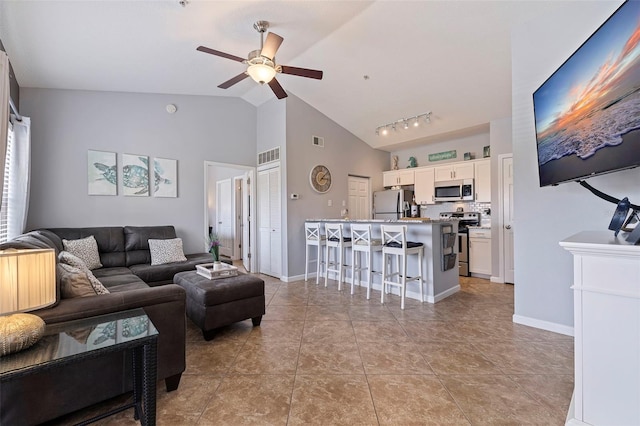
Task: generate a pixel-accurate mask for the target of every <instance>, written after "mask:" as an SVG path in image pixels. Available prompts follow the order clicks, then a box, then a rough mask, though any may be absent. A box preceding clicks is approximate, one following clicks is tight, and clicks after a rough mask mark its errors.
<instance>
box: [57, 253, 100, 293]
mask: <svg viewBox="0 0 640 426" xmlns="http://www.w3.org/2000/svg"><path fill="white" fill-rule="evenodd" d="M58 260H59V261H60V263H64V264H65V265H70V266H73V267H75V268H78V269H79V270H81V271H82V272H84V273H85V274H86V275H87V278H88V279H89V282H90V283H91V286H92V287H93V289H94V290H95V292H96V294H109V290H107V288H106V287H105V286H104V285H102V283H101V282H100V281H99V280H98V279H97V278H96V277H95V275H93V273H92V272H91V271H90V270H89V268H87V265H85V264H84V262H83V261H82V259H80V258H79V257H77V256H74V255H73V254H71V253H69V252H68V251H61V252H60V254H59V255H58Z"/></svg>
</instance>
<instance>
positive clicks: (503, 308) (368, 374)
mask: <svg viewBox="0 0 640 426" xmlns="http://www.w3.org/2000/svg"><path fill="white" fill-rule="evenodd" d="M263 278H264V279H265V283H266V300H267V313H266V315H265V316H264V318H263V321H262V325H261V326H260V327H256V328H253V327H252V326H251V321H250V320H248V321H244V322H242V323H237V324H235V325H233V326H230V327H227V328H225V329H224V330H223V331H221V333H220V334H219V335H218V336H217V337H216V338H215V339H214V340H212V341H210V342H206V341H204V340H203V339H202V335H201V334H200V330H199V329H197V328H196V327H195V326H194V325H193V324H192V323H190V322H189V324H188V332H187V370H186V371H185V373H184V374H183V376H182V381H181V383H180V387H179V389H178V390H177V391H175V392H171V393H166V392H165V391H164V386H159V391H158V409H157V415H158V424H160V425H214V424H215V425H240V424H260V425H267V424H270V425H271V424H273V425H300V424H319V425H332V424H336V425H376V424H381V425H385V424H397V425H410V424H460V425H464V424H474V425H476V424H484V425H495V424H539V425H562V424H564V421H565V417H566V414H567V410H568V407H569V402H570V400H571V394H572V390H573V338H571V337H568V336H564V335H559V334H555V333H551V332H546V331H542V330H538V329H534V328H530V327H526V326H521V325H518V324H514V323H513V322H512V321H511V317H512V314H513V286H511V285H502V284H495V283H490V282H489V281H487V280H481V279H475V278H463V277H461V278H460V282H461V286H462V291H460V292H459V293H457V294H455V295H454V296H451V297H449V298H447V299H446V300H443V301H441V302H438V303H436V304H435V305H432V304H429V303H424V304H420V303H419V302H417V301H414V300H409V301H408V302H407V306H406V309H405V310H404V311H402V310H401V309H400V299H399V298H398V297H394V296H392V297H391V298H390V299H389V300H388V302H387V303H385V305H381V304H380V299H379V297H380V293H379V292H377V291H374V292H372V298H371V300H369V301H367V300H366V291H364V289H362V288H356V292H355V293H356V294H355V295H353V296H351V295H350V294H349V291H348V290H345V289H344V288H343V290H342V291H341V292H338V289H337V284H336V282H331V281H330V284H329V287H328V288H325V287H324V286H323V285H319V286H316V284H315V281H309V282H308V283H305V282H301V281H299V282H293V283H283V282H280V281H277V280H275V279H272V278H269V277H263ZM120 400H122V398H120ZM115 402H118V401H109V402H107V403H106V404H114V403H115ZM99 409H101V407H93V408H91V409H88V410H84V411H82V412H79V413H74V414H73V415H71V416H68V417H67V418H65V419H60V420H59V422H58V423H65V424H66V423H68V422H73V421H77V420H78V419H80V418H83V417H86V416H87V415H92V413H93V412H95V411H96V410H99ZM99 424H118V425H122V424H136V422H134V420H133V414H132V411H131V410H128V411H125V412H123V413H120V414H118V415H116V416H113V417H111V418H108V419H105V420H103V421H101V422H99Z"/></svg>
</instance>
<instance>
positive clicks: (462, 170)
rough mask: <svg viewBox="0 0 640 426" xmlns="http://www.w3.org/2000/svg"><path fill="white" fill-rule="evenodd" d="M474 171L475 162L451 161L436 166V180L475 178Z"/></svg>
mask: <svg viewBox="0 0 640 426" xmlns="http://www.w3.org/2000/svg"><path fill="white" fill-rule="evenodd" d="M473 173H474V169H473V163H471V162H460V163H451V164H447V165H444V166H439V167H436V168H435V181H436V182H442V181H444V180H453V179H473V177H474V176H473Z"/></svg>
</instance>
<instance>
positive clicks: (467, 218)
mask: <svg viewBox="0 0 640 426" xmlns="http://www.w3.org/2000/svg"><path fill="white" fill-rule="evenodd" d="M440 218H441V219H457V220H458V270H459V271H460V275H462V276H465V277H468V276H469V229H468V228H469V226H477V225H479V224H480V213H476V212H444V213H440Z"/></svg>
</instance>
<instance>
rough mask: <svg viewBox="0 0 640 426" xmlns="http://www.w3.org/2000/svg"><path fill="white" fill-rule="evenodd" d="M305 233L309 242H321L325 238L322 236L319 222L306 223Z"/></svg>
mask: <svg viewBox="0 0 640 426" xmlns="http://www.w3.org/2000/svg"><path fill="white" fill-rule="evenodd" d="M304 233H305V238H306V240H307V241H320V240H321V239H324V236H321V235H320V223H319V222H305V224H304Z"/></svg>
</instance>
